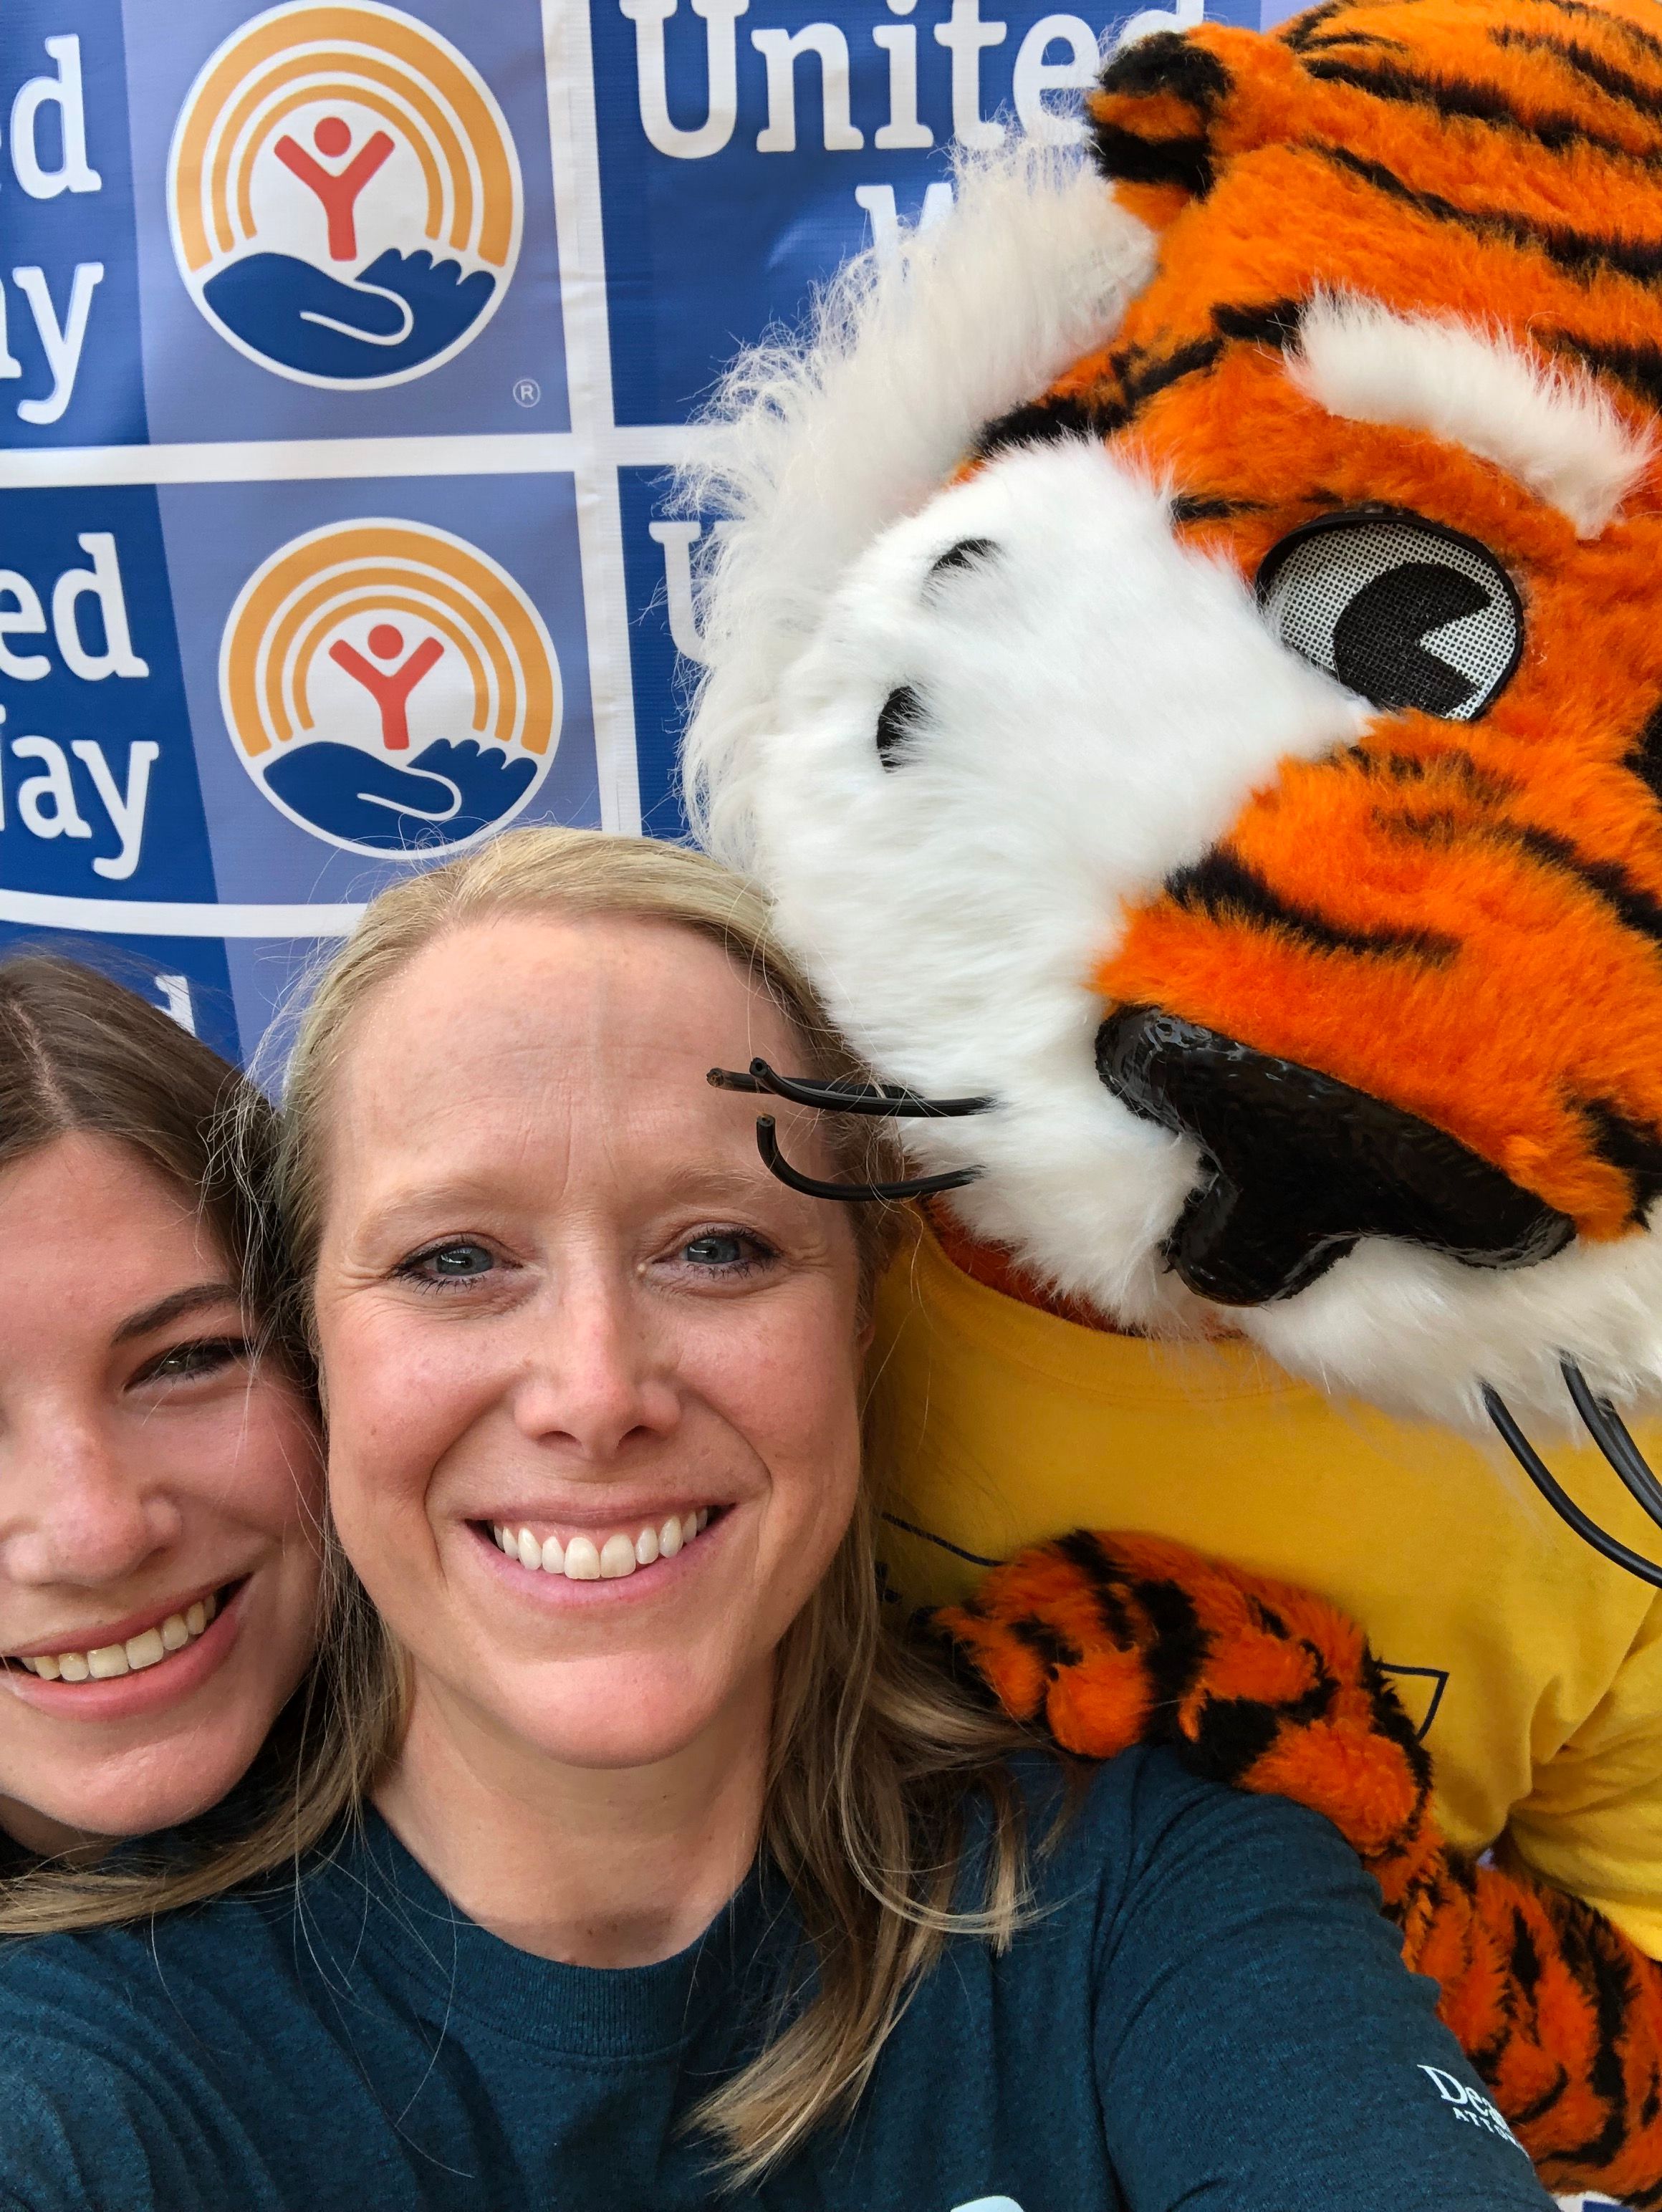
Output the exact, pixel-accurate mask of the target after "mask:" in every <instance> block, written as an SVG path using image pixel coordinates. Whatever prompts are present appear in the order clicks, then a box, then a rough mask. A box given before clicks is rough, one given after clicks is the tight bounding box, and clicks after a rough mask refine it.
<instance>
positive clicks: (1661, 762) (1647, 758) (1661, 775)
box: [1622, 700, 1662, 799]
mask: <svg viewBox="0 0 1662 2212" xmlns="http://www.w3.org/2000/svg"><path fill="white" fill-rule="evenodd" d="M1622 767H1623V768H1624V769H1627V771H1628V773H1629V775H1636V776H1637V777H1638V778H1639V781H1641V783H1643V784H1647V785H1648V786H1649V787H1650V790H1651V794H1652V796H1653V798H1655V799H1662V700H1659V701H1658V702H1657V703H1656V705H1655V706H1654V707H1653V708H1651V711H1650V714H1648V716H1647V718H1646V722H1645V726H1644V728H1643V729H1642V730H1641V732H1639V736H1638V738H1637V740H1636V742H1635V744H1634V746H1633V749H1632V750H1631V751H1630V752H1627V753H1624V754H1623V755H1622Z"/></svg>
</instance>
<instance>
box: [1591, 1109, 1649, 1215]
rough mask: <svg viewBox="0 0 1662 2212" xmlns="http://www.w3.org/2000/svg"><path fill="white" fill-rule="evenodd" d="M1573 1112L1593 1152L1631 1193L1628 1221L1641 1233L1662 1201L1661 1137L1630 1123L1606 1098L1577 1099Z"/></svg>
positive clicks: (1638, 1123) (1628, 1118) (1643, 1127)
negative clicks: (1619, 1174) (1620, 1176)
mask: <svg viewBox="0 0 1662 2212" xmlns="http://www.w3.org/2000/svg"><path fill="white" fill-rule="evenodd" d="M1575 1106H1576V1110H1577V1111H1578V1112H1579V1113H1580V1115H1581V1117H1582V1119H1583V1120H1584V1121H1586V1124H1587V1134H1588V1137H1589V1139H1590V1140H1591V1143H1592V1149H1593V1151H1594V1152H1595V1153H1597V1155H1598V1158H1600V1159H1601V1160H1603V1161H1604V1164H1605V1165H1606V1166H1608V1167H1613V1168H1616V1169H1619V1170H1620V1171H1621V1172H1622V1174H1623V1175H1624V1176H1626V1177H1627V1178H1628V1188H1629V1190H1630V1191H1631V1192H1632V1194H1633V1195H1632V1199H1631V1201H1630V1204H1629V1213H1628V1219H1629V1223H1630V1224H1631V1225H1632V1226H1633V1227H1634V1228H1635V1229H1642V1228H1643V1227H1644V1225H1645V1220H1646V1217H1647V1215H1648V1213H1649V1212H1650V1210H1651V1208H1652V1206H1654V1205H1655V1203H1656V1201H1657V1200H1658V1199H1659V1198H1662V1136H1659V1135H1658V1133H1657V1132H1656V1131H1655V1130H1654V1129H1647V1127H1645V1125H1644V1123H1643V1122H1642V1121H1633V1120H1632V1119H1631V1118H1630V1117H1629V1115H1626V1114H1624V1113H1623V1112H1622V1109H1621V1108H1620V1107H1619V1106H1616V1105H1615V1104H1613V1103H1612V1102H1611V1101H1610V1099H1608V1098H1578V1099H1577V1100H1576V1101H1575Z"/></svg>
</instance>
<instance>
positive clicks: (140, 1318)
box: [110, 1282, 242, 1344]
mask: <svg viewBox="0 0 1662 2212" xmlns="http://www.w3.org/2000/svg"><path fill="white" fill-rule="evenodd" d="M241 1304H242V1293H241V1291H240V1290H239V1289H238V1287H237V1285H235V1284H234V1283H231V1282H218V1283H192V1285H190V1286H189V1288H188V1289H186V1290H182V1291H170V1292H169V1293H168V1295H167V1297H165V1298H158V1299H157V1300H156V1302H155V1304H154V1305H153V1306H142V1307H141V1308H140V1309H139V1310H138V1311H137V1313H135V1314H129V1315H128V1316H127V1318H126V1320H125V1321H124V1322H122V1324H121V1326H120V1328H118V1329H117V1330H116V1332H115V1334H114V1335H113V1337H112V1338H111V1340H110V1341H111V1343H112V1344H130V1343H131V1341H132V1340H133V1338H134V1337H136V1336H149V1334H150V1333H151V1331H152V1330H153V1329H158V1328H166V1327H167V1324H168V1322H173V1321H180V1320H182V1319H183V1317H184V1316H186V1314H193V1313H200V1312H201V1311H202V1310H204V1308H205V1307H208V1306H223V1305H234V1306H237V1307H240V1305H241Z"/></svg>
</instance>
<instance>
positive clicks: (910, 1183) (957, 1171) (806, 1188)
mask: <svg viewBox="0 0 1662 2212" xmlns="http://www.w3.org/2000/svg"><path fill="white" fill-rule="evenodd" d="M756 1149H757V1151H758V1152H760V1154H761V1155H762V1164H763V1165H764V1167H765V1168H766V1169H767V1170H768V1173H769V1174H770V1175H773V1176H777V1177H778V1178H779V1180H780V1182H782V1183H788V1185H789V1187H790V1188H791V1189H792V1190H800V1191H801V1192H802V1194H804V1196H805V1197H807V1198H835V1199H840V1200H843V1203H844V1204H846V1205H850V1206H852V1205H857V1204H861V1203H864V1202H865V1201H867V1200H871V1199H880V1198H928V1197H929V1196H930V1195H931V1194H932V1193H934V1192H935V1191H937V1190H961V1189H962V1188H963V1187H964V1185H965V1183H966V1182H975V1181H976V1180H977V1177H978V1176H980V1174H981V1170H980V1169H979V1168H954V1169H953V1170H952V1171H951V1172H950V1173H949V1174H947V1175H928V1176H909V1177H908V1178H907V1179H906V1180H905V1181H904V1182H820V1181H819V1178H818V1176H805V1175H802V1174H801V1173H800V1172H799V1171H798V1170H796V1169H795V1168H794V1167H793V1166H792V1165H791V1164H790V1162H789V1161H788V1159H787V1158H785V1156H784V1154H783V1153H782V1152H781V1151H780V1149H779V1137H778V1133H777V1131H776V1129H775V1127H774V1122H773V1116H772V1115H771V1114H764V1115H762V1116H761V1117H760V1118H759V1120H758V1122H757V1124H756Z"/></svg>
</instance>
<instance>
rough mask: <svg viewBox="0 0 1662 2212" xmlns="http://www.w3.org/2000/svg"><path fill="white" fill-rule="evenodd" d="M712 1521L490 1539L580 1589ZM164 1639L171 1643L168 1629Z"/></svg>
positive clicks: (692, 1515)
mask: <svg viewBox="0 0 1662 2212" xmlns="http://www.w3.org/2000/svg"><path fill="white" fill-rule="evenodd" d="M709 1516H710V1508H709V1506H708V1505H704V1506H698V1507H695V1508H694V1509H693V1510H691V1511H690V1512H687V1513H672V1514H670V1515H669V1516H668V1518H667V1520H666V1521H665V1522H663V1524H662V1526H661V1528H642V1531H641V1532H640V1534H639V1535H637V1536H633V1537H631V1536H630V1535H628V1534H625V1533H624V1531H623V1530H621V1529H620V1530H619V1531H618V1533H617V1534H615V1535H612V1536H608V1537H607V1538H606V1541H604V1542H603V1543H600V1544H598V1545H597V1544H596V1542H595V1541H594V1538H593V1537H592V1536H574V1537H572V1539H571V1541H569V1543H568V1544H564V1545H563V1544H562V1543H561V1541H560V1540H559V1538H558V1537H557V1536H545V1537H544V1539H543V1540H542V1541H541V1542H540V1543H539V1542H538V1541H537V1539H536V1537H534V1536H533V1534H532V1533H531V1531H530V1529H529V1528H519V1529H514V1528H509V1527H508V1526H507V1525H506V1523H504V1522H495V1521H493V1522H491V1523H490V1534H491V1538H492V1541H494V1542H495V1543H496V1545H497V1546H498V1547H500V1548H501V1549H502V1551H503V1552H504V1553H507V1555H508V1558H509V1559H513V1560H514V1561H515V1562H516V1563H517V1564H518V1565H521V1566H522V1567H527V1568H528V1569H530V1570H531V1571H532V1572H533V1573H537V1572H540V1573H543V1574H545V1575H563V1576H564V1577H565V1578H566V1580H567V1581H568V1582H574V1583H593V1582H600V1581H606V1582H621V1581H622V1580H623V1579H624V1577H625V1576H627V1575H632V1574H633V1573H634V1571H635V1570H636V1567H649V1566H651V1565H652V1564H653V1562H654V1560H656V1559H673V1558H674V1557H675V1556H676V1554H677V1553H679V1552H684V1551H685V1549H686V1547H687V1546H688V1545H689V1544H690V1543H691V1541H692V1540H693V1538H694V1537H695V1536H697V1535H699V1534H702V1532H703V1530H704V1529H706V1528H709ZM162 1634H163V1638H164V1641H165V1638H166V1635H167V1629H166V1627H165V1626H164V1628H163V1631H162ZM169 1648H170V1649H171V1648H172V1647H171V1646H170V1647H169ZM130 1656H131V1655H130ZM131 1663H132V1664H133V1665H134V1666H141V1665H143V1666H152V1665H154V1663H155V1662H154V1661H153V1660H149V1659H133V1660H132V1662H131Z"/></svg>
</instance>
